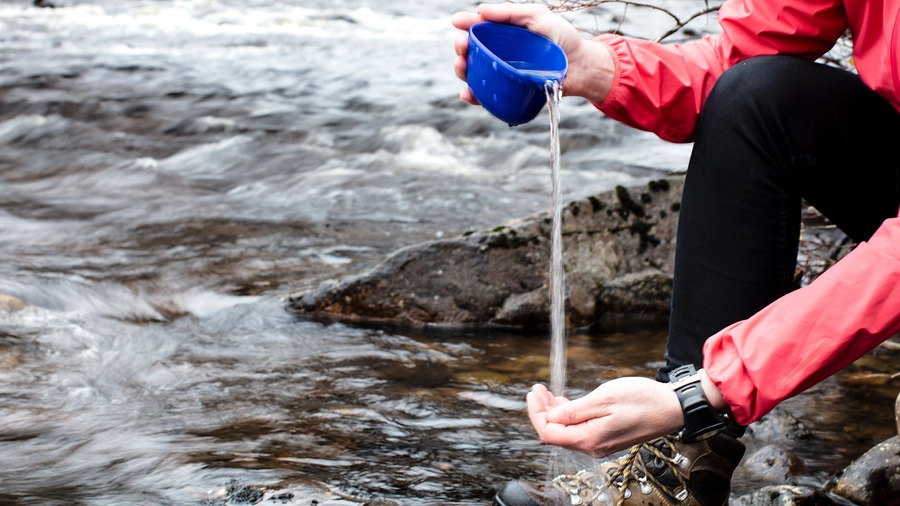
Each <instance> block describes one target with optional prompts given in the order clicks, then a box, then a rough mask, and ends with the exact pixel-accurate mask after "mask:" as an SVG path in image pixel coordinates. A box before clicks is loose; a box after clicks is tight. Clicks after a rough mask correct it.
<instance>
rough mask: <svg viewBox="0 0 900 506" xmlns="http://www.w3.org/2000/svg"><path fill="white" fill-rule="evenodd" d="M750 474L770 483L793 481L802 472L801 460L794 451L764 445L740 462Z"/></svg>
mask: <svg viewBox="0 0 900 506" xmlns="http://www.w3.org/2000/svg"><path fill="white" fill-rule="evenodd" d="M741 466H743V467H744V468H745V469H747V470H748V471H749V472H750V474H752V475H754V476H756V477H757V478H761V479H763V480H765V481H768V482H772V483H794V481H795V480H796V479H797V477H798V476H800V474H801V473H802V472H803V469H804V465H803V462H802V461H801V460H800V458H799V457H797V455H796V454H794V452H792V451H790V450H788V449H786V448H783V447H781V446H778V445H766V446H764V447H762V448H760V449H759V450H757V451H756V452H754V453H753V454H752V455H750V456H749V457H747V458H746V459H744V462H742V463H741Z"/></svg>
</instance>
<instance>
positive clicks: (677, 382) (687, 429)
mask: <svg viewBox="0 0 900 506" xmlns="http://www.w3.org/2000/svg"><path fill="white" fill-rule="evenodd" d="M669 382H670V384H671V386H672V390H674V391H675V394H676V395H677V396H678V401H679V402H680V403H681V411H682V413H684V428H683V429H682V430H681V432H680V433H679V434H678V436H679V439H681V441H682V442H685V443H696V442H698V441H703V440H704V439H707V438H710V437H712V436H715V435H716V434H719V433H721V432H723V431H724V430H725V429H727V428H728V426H727V425H726V423H725V420H724V418H723V417H722V415H721V414H719V412H718V411H716V410H715V408H713V407H712V405H711V404H710V403H709V399H707V398H706V394H704V393H703V387H702V385H701V383H700V375H699V374H698V373H697V369H696V368H695V367H694V366H693V365H692V364H687V365H683V366H681V367H678V368H677V369H675V370H674V371H672V372H671V373H669Z"/></svg>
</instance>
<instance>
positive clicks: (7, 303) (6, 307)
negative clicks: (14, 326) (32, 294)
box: [0, 293, 27, 312]
mask: <svg viewBox="0 0 900 506" xmlns="http://www.w3.org/2000/svg"><path fill="white" fill-rule="evenodd" d="M26 307H27V304H25V303H24V302H22V301H21V300H19V299H17V298H15V297H11V296H9V295H3V294H2V293H0V311H10V312H13V311H21V310H23V309H25V308H26Z"/></svg>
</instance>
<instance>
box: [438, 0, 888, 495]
mask: <svg viewBox="0 0 900 506" xmlns="http://www.w3.org/2000/svg"><path fill="white" fill-rule="evenodd" d="M898 16H900V0H885V1H883V2H863V1H850V0H803V1H799V0H727V1H726V2H725V3H724V4H723V5H722V6H721V8H720V10H719V13H718V22H719V25H720V26H721V32H720V34H719V35H718V36H707V37H704V38H702V39H699V40H696V41H690V42H687V43H683V44H663V43H656V42H651V41H646V40H639V39H634V38H628V37H623V36H620V35H616V34H604V35H600V36H598V37H596V38H593V39H586V38H583V37H581V35H580V34H579V32H578V30H577V29H576V28H575V27H573V26H572V25H571V24H569V23H568V22H567V21H565V20H564V19H563V18H561V17H560V16H558V15H556V14H554V13H552V12H551V11H550V10H549V9H548V8H546V7H545V6H543V5H538V4H491V5H481V6H480V7H479V9H478V13H469V12H460V13H456V14H455V15H454V16H453V18H452V23H453V24H454V26H456V28H459V29H460V30H463V31H465V30H467V29H468V28H469V27H470V26H471V25H472V24H474V23H478V22H481V21H485V20H488V21H494V22H500V23H509V24H514V25H519V26H523V27H525V28H528V29H530V30H532V31H535V32H538V33H541V34H543V35H545V36H547V37H549V38H551V39H553V40H554V41H555V42H557V43H558V44H559V45H560V46H561V47H562V48H563V49H564V50H565V52H566V54H567V56H568V60H569V72H568V75H567V77H566V79H565V82H564V85H563V91H564V93H565V94H566V95H574V96H581V97H584V98H586V99H588V100H590V101H591V102H593V103H594V105H595V106H596V107H597V108H598V109H599V110H600V111H602V112H603V113H605V114H606V115H607V116H609V117H611V118H613V119H616V120H619V121H621V122H623V123H625V124H627V125H630V126H633V127H636V128H639V129H643V130H647V131H651V132H654V133H656V134H657V135H658V136H659V137H661V138H662V139H665V140H669V141H673V142H689V141H693V142H694V146H693V151H692V155H691V159H690V162H689V164H688V169H687V175H686V179H685V187H684V194H683V197H682V204H681V211H680V215H679V225H678V232H677V244H676V253H675V271H674V282H673V291H672V306H671V316H670V323H669V336H668V342H667V347H666V356H665V358H666V365H665V367H663V368H662V369H660V371H659V373H658V374H657V378H656V379H655V380H654V379H650V378H619V379H616V380H613V381H609V382H607V383H604V384H602V385H600V386H599V387H598V388H597V389H596V390H594V391H593V392H591V393H590V394H588V395H586V396H585V397H582V398H580V399H576V400H568V399H565V398H556V397H554V396H553V395H552V394H551V393H550V392H548V391H547V389H546V388H544V387H543V386H540V385H538V386H535V387H534V388H533V390H532V391H531V392H530V393H528V395H527V404H528V415H529V417H530V420H531V422H532V424H533V425H534V428H535V429H536V431H537V433H538V434H539V436H540V438H541V440H542V441H543V442H545V443H548V444H553V445H558V446H562V447H566V448H570V449H575V450H579V451H582V452H585V453H588V454H590V455H593V456H595V457H605V456H608V455H610V454H612V453H614V452H617V451H620V450H624V449H627V448H629V447H630V449H629V450H628V452H627V453H626V454H625V455H624V456H623V457H620V458H619V459H616V460H613V461H610V462H606V463H603V464H602V465H599V466H598V468H597V469H592V470H583V471H582V472H579V473H578V474H576V475H573V476H563V477H560V478H559V479H557V480H554V481H553V483H552V485H551V484H550V483H532V482H528V481H525V480H518V481H513V482H510V483H509V484H507V485H506V487H504V488H503V490H501V491H500V493H498V494H497V496H496V498H495V504H500V505H504V506H518V505H536V504H551V505H552V504H586V505H600V504H604V505H605V504H617V505H619V506H623V505H636V504H641V505H674V504H694V505H701V506H719V505H724V504H726V503H727V501H728V496H729V492H730V482H731V475H732V472H733V470H734V469H735V467H736V466H737V465H738V464H739V462H740V460H741V458H742V457H743V453H744V446H743V444H742V443H741V442H740V440H739V439H738V438H739V437H740V436H741V435H742V433H743V427H746V426H747V425H748V424H750V423H752V422H753V421H755V420H758V419H759V418H761V417H762V416H763V415H765V414H766V413H768V412H769V411H770V410H772V409H773V408H774V407H775V406H776V405H777V404H778V403H779V402H781V401H783V400H784V399H787V398H789V397H791V396H794V395H796V394H798V393H800V392H802V391H804V390H805V389H807V388H809V387H810V386H812V385H814V384H816V383H817V382H819V381H821V380H823V379H825V378H826V377H828V376H830V375H831V374H834V373H835V372H837V371H838V370H840V369H841V368H843V367H844V366H846V365H848V364H850V363H851V362H852V361H854V360H855V359H856V358H858V357H860V356H862V355H863V354H865V353H866V352H868V351H870V350H871V349H873V348H874V347H876V346H877V345H878V344H880V343H881V342H882V341H884V340H885V339H887V338H888V337H890V336H891V335H893V334H895V333H896V332H898V330H900V219H898V217H897V215H898V209H900V151H898V150H900V142H898V139H900V113H898V110H900V61H898V60H900V54H898V53H900V38H898V34H900V17H898ZM848 29H849V30H850V32H851V34H852V38H853V62H854V65H855V68H856V71H857V72H856V73H852V72H848V71H846V70H842V69H838V68H835V67H832V66H827V65H824V64H820V63H816V62H815V60H816V59H818V58H819V57H820V56H821V55H823V54H824V53H825V52H827V51H828V50H829V49H830V48H831V47H832V46H833V45H834V43H835V42H836V40H837V39H838V38H839V37H840V36H841V35H843V34H844V33H845V32H846V31H847V30H848ZM455 48H456V53H457V57H456V60H455V63H454V67H455V71H456V73H457V75H458V76H459V77H460V78H463V79H465V71H466V55H467V49H468V48H467V40H466V36H465V34H464V33H461V34H460V35H459V37H458V38H457V40H456V41H455ZM460 97H461V98H462V99H463V100H465V101H468V102H470V103H473V104H474V103H477V102H476V101H475V99H474V97H473V96H472V94H471V91H470V90H469V89H468V88H464V89H463V90H462V92H461V93H460ZM801 199H806V200H807V201H808V202H809V203H811V204H812V205H813V206H815V207H816V208H817V209H818V210H819V211H820V212H822V213H823V214H824V215H825V216H826V217H828V218H829V219H830V220H831V221H832V222H834V223H835V224H836V225H837V226H838V227H840V228H841V229H842V230H843V231H844V232H846V233H847V234H848V235H849V236H850V237H851V238H852V239H854V240H856V241H858V242H859V245H858V246H857V247H856V248H855V249H854V250H853V251H852V252H851V253H849V254H848V255H847V256H846V257H845V258H843V259H842V260H840V261H839V262H837V263H836V264H835V265H834V266H833V267H831V268H830V269H829V270H828V271H826V272H825V273H824V274H822V275H821V276H820V277H819V278H818V279H816V280H815V281H814V282H812V283H810V284H809V285H808V286H806V287H803V288H801V289H798V290H794V291H791V288H792V279H793V275H794V271H795V268H796V258H797V249H798V238H799V226H800V209H801ZM672 375H674V376H675V378H672V377H671V376H672ZM666 382H669V383H666Z"/></svg>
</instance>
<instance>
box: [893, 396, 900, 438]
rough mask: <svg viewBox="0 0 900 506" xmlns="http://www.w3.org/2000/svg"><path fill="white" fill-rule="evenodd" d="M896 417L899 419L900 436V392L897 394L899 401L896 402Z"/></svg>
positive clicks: (898, 430) (899, 433)
mask: <svg viewBox="0 0 900 506" xmlns="http://www.w3.org/2000/svg"><path fill="white" fill-rule="evenodd" d="M894 419H895V420H897V435H898V436H900V394H898V395H897V403H896V404H894Z"/></svg>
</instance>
